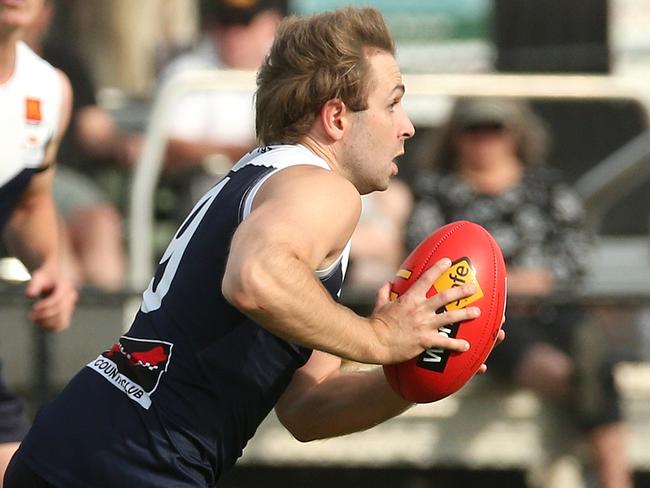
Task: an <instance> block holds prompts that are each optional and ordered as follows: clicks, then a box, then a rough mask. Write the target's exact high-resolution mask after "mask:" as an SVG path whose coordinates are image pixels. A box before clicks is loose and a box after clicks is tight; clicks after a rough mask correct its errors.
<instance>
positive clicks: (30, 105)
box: [25, 98, 43, 124]
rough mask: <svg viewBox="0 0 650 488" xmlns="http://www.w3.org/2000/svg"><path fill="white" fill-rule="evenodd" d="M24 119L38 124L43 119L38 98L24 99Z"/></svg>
mask: <svg viewBox="0 0 650 488" xmlns="http://www.w3.org/2000/svg"><path fill="white" fill-rule="evenodd" d="M25 119H26V120H27V122H31V123H32V124H40V123H41V121H42V120H43V114H42V113H41V101H40V99H38V98H26V99H25Z"/></svg>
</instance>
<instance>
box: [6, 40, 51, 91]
mask: <svg viewBox="0 0 650 488" xmlns="http://www.w3.org/2000/svg"><path fill="white" fill-rule="evenodd" d="M16 50H17V55H18V57H19V65H18V66H19V69H21V70H23V69H24V70H25V71H26V72H27V73H28V74H29V75H30V77H31V76H34V77H46V79H45V80H42V79H41V78H32V79H34V80H35V81H41V82H46V81H47V80H48V79H50V78H54V77H58V74H57V73H58V70H57V69H56V68H55V67H54V66H52V65H51V64H50V63H49V62H47V61H46V60H45V59H43V58H42V57H40V56H39V55H38V54H36V53H35V52H34V51H33V50H32V49H31V48H30V47H29V46H28V45H27V44H25V43H24V42H23V41H19V42H18V43H17V44H16Z"/></svg>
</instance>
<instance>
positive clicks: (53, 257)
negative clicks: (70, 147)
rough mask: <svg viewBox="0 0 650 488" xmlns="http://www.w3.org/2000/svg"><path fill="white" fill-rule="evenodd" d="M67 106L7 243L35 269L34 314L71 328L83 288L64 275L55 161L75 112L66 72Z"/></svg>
mask: <svg viewBox="0 0 650 488" xmlns="http://www.w3.org/2000/svg"><path fill="white" fill-rule="evenodd" d="M59 76H60V79H61V90H62V97H61V110H60V117H59V123H58V126H57V131H56V134H54V136H53V138H52V140H51V141H50V143H49V144H48V146H47V147H46V149H45V156H44V158H43V162H42V166H43V168H46V169H44V170H43V171H42V172H41V173H38V174H36V175H34V177H33V178H32V180H31V182H30V184H29V186H28V188H27V190H26V191H25V193H24V194H23V196H22V197H21V199H20V201H19V203H18V205H17V207H16V208H15V209H14V211H13V213H12V216H11V219H10V221H9V223H8V226H7V234H6V238H7V244H8V246H9V248H10V249H11V250H12V251H13V252H14V253H15V254H16V256H17V257H18V258H19V259H20V260H21V261H23V263H24V264H25V265H26V266H27V268H28V269H29V270H30V272H31V276H32V278H31V281H30V283H29V285H28V286H27V295H28V296H29V297H30V298H38V297H40V298H38V300H37V301H36V302H35V303H34V305H33V307H32V310H31V313H30V318H31V319H32V320H34V321H35V322H36V323H38V324H39V325H41V326H42V327H44V328H46V329H50V330H62V329H65V328H66V327H67V326H68V325H69V323H70V319H71V317H72V312H73V310H74V304H75V302H76V300H77V292H76V291H75V290H74V288H73V287H72V286H71V285H70V284H69V283H68V282H67V281H66V280H64V279H62V277H61V270H60V265H59V229H58V220H57V214H56V209H55V207H54V201H53V198H52V180H53V176H54V169H53V167H52V166H53V164H54V161H55V158H56V153H57V150H58V147H59V144H60V142H61V139H62V137H63V134H64V133H65V130H66V128H67V126H68V123H69V120H70V113H71V110H72V88H71V86H70V81H69V80H68V78H67V77H66V76H65V75H64V74H63V73H61V72H59Z"/></svg>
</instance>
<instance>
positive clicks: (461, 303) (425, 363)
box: [390, 257, 483, 373]
mask: <svg viewBox="0 0 650 488" xmlns="http://www.w3.org/2000/svg"><path fill="white" fill-rule="evenodd" d="M412 274H413V271H412V270H410V269H405V268H402V269H400V270H399V271H398V272H397V273H396V275H395V276H396V277H397V278H401V279H404V280H408V279H410V278H411V276H412ZM467 283H473V284H474V286H475V287H476V291H475V292H474V294H473V295H470V296H468V297H465V298H461V299H459V300H457V301H455V302H451V303H448V304H447V305H446V306H444V307H441V308H440V309H438V311H437V313H443V312H447V311H450V310H458V309H461V308H465V307H467V306H468V305H469V304H471V303H474V302H475V301H477V300H480V299H481V298H483V290H482V289H481V285H480V284H479V282H478V279H477V278H476V270H475V269H474V266H473V265H472V262H471V261H470V259H469V258H468V257H462V258H460V259H458V260H456V261H454V262H453V263H452V264H451V266H450V267H449V269H447V270H446V271H445V272H444V273H443V274H442V275H440V277H439V278H438V279H437V280H436V281H435V282H434V283H433V286H432V287H431V289H430V290H429V292H428V293H427V295H428V296H430V295H432V290H435V291H436V292H437V293H440V292H442V291H444V290H449V289H450V288H456V287H457V286H463V285H465V284H467ZM398 297H399V293H397V292H395V291H392V290H391V292H390V300H391V301H394V300H397V298H398ZM460 325H461V324H460V323H457V324H451V325H446V326H444V327H440V329H438V334H440V335H444V336H446V337H451V338H452V339H455V338H456V335H457V334H458V330H459V329H460ZM450 354H451V352H450V351H448V350H446V349H439V348H432V349H427V350H426V351H424V352H423V353H422V354H420V356H418V361H417V364H418V366H419V367H421V368H424V369H428V370H429V371H434V372H437V373H442V372H443V371H444V370H445V367H446V366H447V361H448V360H449V356H450Z"/></svg>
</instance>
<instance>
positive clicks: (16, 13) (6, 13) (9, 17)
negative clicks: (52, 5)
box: [0, 0, 44, 31]
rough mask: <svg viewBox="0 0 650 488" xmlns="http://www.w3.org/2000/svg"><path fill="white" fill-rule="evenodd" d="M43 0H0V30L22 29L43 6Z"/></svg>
mask: <svg viewBox="0 0 650 488" xmlns="http://www.w3.org/2000/svg"><path fill="white" fill-rule="evenodd" d="M43 3H44V0H0V27H1V28H2V31H5V30H16V29H24V28H26V27H27V26H29V25H30V24H31V23H32V22H33V21H34V19H36V16H37V15H38V13H39V12H40V11H41V9H42V8H43Z"/></svg>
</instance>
